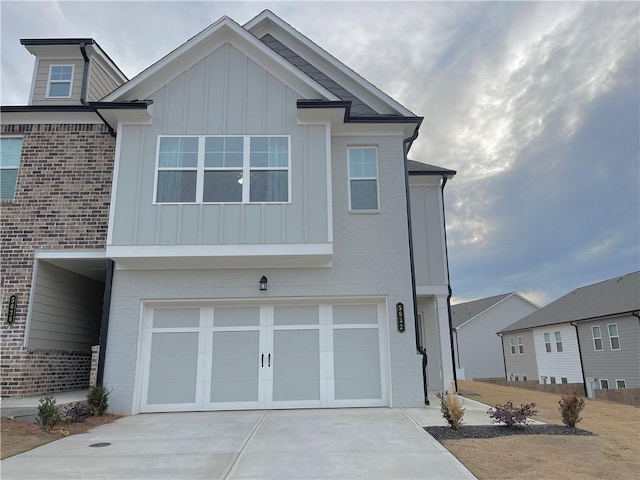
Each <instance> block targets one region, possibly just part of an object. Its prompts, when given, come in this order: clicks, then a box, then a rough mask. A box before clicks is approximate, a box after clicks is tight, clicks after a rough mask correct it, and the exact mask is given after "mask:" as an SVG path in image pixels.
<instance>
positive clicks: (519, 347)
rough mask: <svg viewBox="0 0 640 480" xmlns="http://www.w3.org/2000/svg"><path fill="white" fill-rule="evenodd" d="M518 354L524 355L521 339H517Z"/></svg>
mask: <svg viewBox="0 0 640 480" xmlns="http://www.w3.org/2000/svg"><path fill="white" fill-rule="evenodd" d="M518 352H519V353H520V355H522V354H523V353H524V343H523V341H522V337H518Z"/></svg>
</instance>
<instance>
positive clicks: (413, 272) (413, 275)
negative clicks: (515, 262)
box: [402, 118, 429, 405]
mask: <svg viewBox="0 0 640 480" xmlns="http://www.w3.org/2000/svg"><path fill="white" fill-rule="evenodd" d="M421 123H422V119H421V118H420V119H418V124H417V125H416V128H415V130H414V131H413V135H411V136H410V137H409V138H406V139H404V140H403V141H402V147H403V153H404V183H405V195H406V203H407V233H408V235H409V265H410V268H411V294H412V301H413V322H414V328H415V330H416V350H417V352H418V353H419V354H420V355H422V391H423V394H424V404H425V405H429V393H428V388H427V365H428V362H429V360H428V357H427V351H426V349H425V348H424V347H423V346H422V342H421V340H420V322H419V320H418V295H417V294H416V269H415V266H414V257H413V231H412V229H411V228H412V227H411V198H410V191H409V149H410V148H411V144H412V143H413V141H414V140H415V139H416V138H418V129H419V128H420V124H421Z"/></svg>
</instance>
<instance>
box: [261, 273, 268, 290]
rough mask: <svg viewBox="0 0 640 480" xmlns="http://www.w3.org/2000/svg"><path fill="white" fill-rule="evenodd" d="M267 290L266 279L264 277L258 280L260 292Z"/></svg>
mask: <svg viewBox="0 0 640 480" xmlns="http://www.w3.org/2000/svg"><path fill="white" fill-rule="evenodd" d="M266 290H267V277H265V276H264V275H263V276H262V278H261V279H260V291H261V292H265V291H266Z"/></svg>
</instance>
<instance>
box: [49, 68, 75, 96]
mask: <svg viewBox="0 0 640 480" xmlns="http://www.w3.org/2000/svg"><path fill="white" fill-rule="evenodd" d="M54 67H71V80H51V71H52V70H53V68H54ZM75 75H76V66H75V65H74V64H72V63H71V64H59V65H58V64H56V65H49V75H48V76H47V92H46V93H47V94H46V98H53V99H56V98H71V95H72V93H73V80H74V78H75ZM52 83H69V95H67V96H58V95H55V96H52V95H51V84H52Z"/></svg>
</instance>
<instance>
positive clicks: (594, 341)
mask: <svg viewBox="0 0 640 480" xmlns="http://www.w3.org/2000/svg"><path fill="white" fill-rule="evenodd" d="M594 328H598V329H599V330H600V336H599V337H596V335H595V332H594V331H593V329H594ZM591 338H592V340H593V350H594V351H596V352H602V351H603V350H604V343H603V342H602V327H601V326H600V325H592V326H591ZM596 339H600V344H601V345H602V348H600V349H598V348H596Z"/></svg>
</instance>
